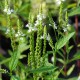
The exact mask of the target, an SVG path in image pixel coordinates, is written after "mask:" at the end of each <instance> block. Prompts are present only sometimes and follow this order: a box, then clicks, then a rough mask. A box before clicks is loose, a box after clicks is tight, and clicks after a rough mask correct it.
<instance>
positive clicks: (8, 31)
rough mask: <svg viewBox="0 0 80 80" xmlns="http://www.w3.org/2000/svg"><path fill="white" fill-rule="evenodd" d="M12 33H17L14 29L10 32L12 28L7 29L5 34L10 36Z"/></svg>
mask: <svg viewBox="0 0 80 80" xmlns="http://www.w3.org/2000/svg"><path fill="white" fill-rule="evenodd" d="M11 31H12V33H13V34H14V33H15V30H14V29H13V28H12V29H11V30H10V28H7V30H6V32H5V34H9V33H10V32H11Z"/></svg>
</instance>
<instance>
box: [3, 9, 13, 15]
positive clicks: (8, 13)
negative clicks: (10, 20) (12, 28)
mask: <svg viewBox="0 0 80 80" xmlns="http://www.w3.org/2000/svg"><path fill="white" fill-rule="evenodd" d="M3 11H4V12H5V13H7V15H10V14H11V13H13V12H14V10H13V9H10V8H8V9H7V8H5V9H4V10H3Z"/></svg>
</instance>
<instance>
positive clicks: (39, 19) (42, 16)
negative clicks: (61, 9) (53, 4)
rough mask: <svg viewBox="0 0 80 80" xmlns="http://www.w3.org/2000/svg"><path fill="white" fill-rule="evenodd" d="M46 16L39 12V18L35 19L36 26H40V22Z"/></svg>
mask: <svg viewBox="0 0 80 80" xmlns="http://www.w3.org/2000/svg"><path fill="white" fill-rule="evenodd" d="M45 18H46V16H45V15H44V14H41V13H39V14H38V15H37V20H36V21H35V26H38V25H39V24H40V22H41V21H42V20H43V19H45Z"/></svg>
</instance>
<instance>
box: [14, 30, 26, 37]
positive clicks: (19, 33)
mask: <svg viewBox="0 0 80 80" xmlns="http://www.w3.org/2000/svg"><path fill="white" fill-rule="evenodd" d="M19 36H25V34H23V33H22V32H20V31H18V32H17V33H16V34H15V37H19Z"/></svg>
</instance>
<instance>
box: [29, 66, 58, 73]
mask: <svg viewBox="0 0 80 80" xmlns="http://www.w3.org/2000/svg"><path fill="white" fill-rule="evenodd" d="M56 69H57V67H53V66H50V67H49V66H45V67H40V68H38V69H34V70H31V72H32V73H40V72H47V71H52V70H54V71H55V70H56Z"/></svg>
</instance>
